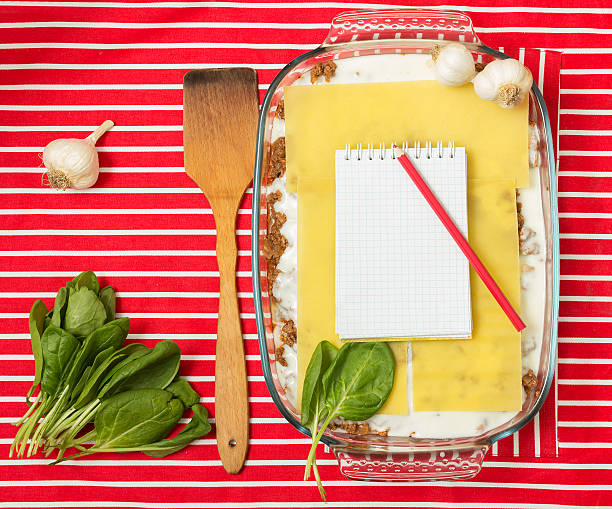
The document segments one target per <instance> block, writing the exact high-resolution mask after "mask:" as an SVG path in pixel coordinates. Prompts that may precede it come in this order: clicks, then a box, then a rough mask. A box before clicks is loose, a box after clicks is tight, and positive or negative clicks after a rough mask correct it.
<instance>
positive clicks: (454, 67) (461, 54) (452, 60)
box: [431, 42, 476, 87]
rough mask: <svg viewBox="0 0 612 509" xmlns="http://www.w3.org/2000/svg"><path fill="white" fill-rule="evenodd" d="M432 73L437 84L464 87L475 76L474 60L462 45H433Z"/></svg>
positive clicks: (454, 43) (455, 43) (453, 43)
mask: <svg viewBox="0 0 612 509" xmlns="http://www.w3.org/2000/svg"><path fill="white" fill-rule="evenodd" d="M431 58H432V60H433V61H434V64H435V67H434V73H435V76H436V79H437V80H438V82H440V83H442V85H447V86H450V87H458V86H460V85H465V84H466V83H468V82H469V81H471V80H472V78H473V77H474V75H475V74H476V68H475V66H474V58H473V57H472V54H471V53H470V50H468V49H467V48H466V47H465V46H464V45H463V44H459V43H458V42H452V43H450V44H447V45H446V46H442V47H440V46H438V45H435V46H434V48H433V49H432V51H431Z"/></svg>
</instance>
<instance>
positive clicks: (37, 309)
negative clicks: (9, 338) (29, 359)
mask: <svg viewBox="0 0 612 509" xmlns="http://www.w3.org/2000/svg"><path fill="white" fill-rule="evenodd" d="M48 312H49V311H48V310H47V306H45V304H44V302H43V301H42V300H40V299H38V300H37V301H36V302H34V304H32V308H31V309H30V317H29V320H28V324H29V327H30V340H31V342H32V354H33V355H34V382H33V383H32V387H30V390H29V391H28V393H27V395H26V400H27V401H28V402H29V399H30V396H31V395H32V393H33V392H34V390H35V389H36V387H38V384H39V383H40V380H41V378H42V371H43V365H44V363H43V353H42V344H41V336H42V334H43V331H44V324H45V317H46V316H47V313H48Z"/></svg>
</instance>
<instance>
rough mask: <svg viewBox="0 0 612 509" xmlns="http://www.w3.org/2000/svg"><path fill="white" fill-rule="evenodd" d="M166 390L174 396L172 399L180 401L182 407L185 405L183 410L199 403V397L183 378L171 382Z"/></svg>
mask: <svg viewBox="0 0 612 509" xmlns="http://www.w3.org/2000/svg"><path fill="white" fill-rule="evenodd" d="M166 390H167V391H168V392H171V393H172V394H174V397H176V398H178V399H180V400H181V402H182V403H183V405H185V408H189V407H192V406H194V405H197V404H198V403H199V402H200V395H199V394H198V393H197V392H196V391H195V390H194V389H193V387H191V384H190V383H189V382H188V381H187V380H185V379H183V378H179V379H178V380H176V381H174V382H172V383H171V384H170V385H169V386H168V387H166Z"/></svg>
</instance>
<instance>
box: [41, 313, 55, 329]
mask: <svg viewBox="0 0 612 509" xmlns="http://www.w3.org/2000/svg"><path fill="white" fill-rule="evenodd" d="M52 317H53V308H51V309H50V310H49V311H47V314H46V315H45V322H44V325H43V329H42V331H43V332H44V331H45V330H46V329H47V327H49V325H51V318H52Z"/></svg>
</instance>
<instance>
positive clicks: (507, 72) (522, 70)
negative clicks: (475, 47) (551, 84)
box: [473, 58, 533, 108]
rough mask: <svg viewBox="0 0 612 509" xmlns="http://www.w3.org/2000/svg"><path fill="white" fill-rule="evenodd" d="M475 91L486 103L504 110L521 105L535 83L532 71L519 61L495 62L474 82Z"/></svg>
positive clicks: (480, 73)
mask: <svg viewBox="0 0 612 509" xmlns="http://www.w3.org/2000/svg"><path fill="white" fill-rule="evenodd" d="M473 83H474V91H475V92H476V94H478V96H479V97H480V98H482V99H484V100H486V101H495V102H496V103H497V104H499V105H500V106H501V107H502V108H515V107H517V106H518V105H520V104H521V103H522V102H523V100H524V99H525V97H526V96H527V94H528V93H529V90H530V89H531V84H532V83H533V78H532V76H531V71H529V69H528V68H527V67H525V66H524V65H523V64H521V63H520V62H519V61H518V60H514V59H512V58H508V59H506V60H493V61H492V62H490V63H489V64H487V66H486V67H485V68H484V69H483V70H482V71H481V72H479V73H478V74H477V75H476V77H475V78H474V80H473Z"/></svg>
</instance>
